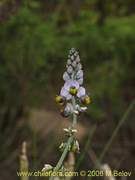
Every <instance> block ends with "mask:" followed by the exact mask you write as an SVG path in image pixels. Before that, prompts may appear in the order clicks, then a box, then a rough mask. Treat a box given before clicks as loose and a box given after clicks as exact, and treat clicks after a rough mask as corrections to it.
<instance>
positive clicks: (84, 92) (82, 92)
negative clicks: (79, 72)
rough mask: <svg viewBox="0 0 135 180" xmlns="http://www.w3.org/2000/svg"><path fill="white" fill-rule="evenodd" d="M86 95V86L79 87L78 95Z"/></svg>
mask: <svg viewBox="0 0 135 180" xmlns="http://www.w3.org/2000/svg"><path fill="white" fill-rule="evenodd" d="M85 95H86V90H85V88H84V87H82V86H81V87H79V89H78V92H77V97H78V98H80V97H82V96H85Z"/></svg>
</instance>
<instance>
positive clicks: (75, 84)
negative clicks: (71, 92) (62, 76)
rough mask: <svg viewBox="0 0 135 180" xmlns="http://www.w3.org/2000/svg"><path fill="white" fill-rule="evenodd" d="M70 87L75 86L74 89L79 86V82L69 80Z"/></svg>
mask: <svg viewBox="0 0 135 180" xmlns="http://www.w3.org/2000/svg"><path fill="white" fill-rule="evenodd" d="M70 87H75V88H76V89H78V88H79V83H78V82H77V81H71V82H70Z"/></svg>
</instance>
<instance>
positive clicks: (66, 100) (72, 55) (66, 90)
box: [56, 48, 91, 117]
mask: <svg viewBox="0 0 135 180" xmlns="http://www.w3.org/2000/svg"><path fill="white" fill-rule="evenodd" d="M66 67H67V69H66V71H65V72H64V74H63V80H64V81H65V83H64V86H63V87H62V88H61V91H60V95H58V96H56V102H57V103H58V104H59V105H61V115H62V116H64V117H68V116H70V115H72V114H73V113H76V114H77V115H79V114H80V113H82V112H84V111H86V109H87V107H85V106H84V105H88V104H89V103H91V99H90V97H89V96H88V95H87V93H86V90H85V88H84V87H83V70H82V65H81V63H80V57H79V53H78V51H76V50H75V49H74V48H72V49H71V50H70V52H69V55H68V60H67V65H66ZM72 97H75V98H76V100H77V104H76V106H75V108H74V107H73V104H72V103H71V100H72ZM82 105H83V106H82Z"/></svg>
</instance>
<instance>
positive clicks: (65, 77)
mask: <svg viewBox="0 0 135 180" xmlns="http://www.w3.org/2000/svg"><path fill="white" fill-rule="evenodd" d="M63 80H64V81H68V80H70V76H69V75H68V73H67V72H65V73H64V74H63Z"/></svg>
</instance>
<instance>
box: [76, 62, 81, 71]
mask: <svg viewBox="0 0 135 180" xmlns="http://www.w3.org/2000/svg"><path fill="white" fill-rule="evenodd" d="M76 68H77V71H79V70H81V69H82V65H81V64H80V63H78V64H77V67H76Z"/></svg>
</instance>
